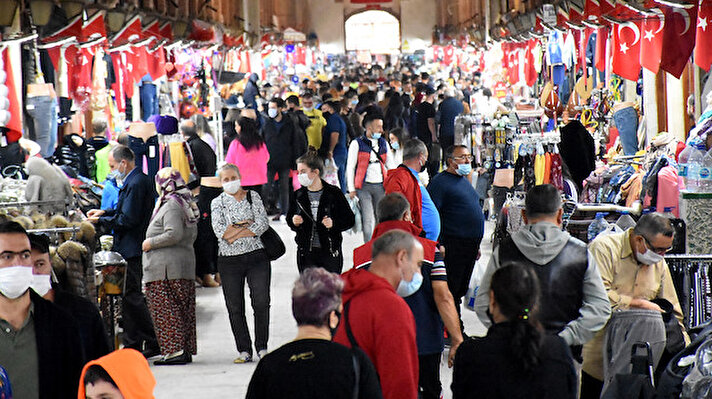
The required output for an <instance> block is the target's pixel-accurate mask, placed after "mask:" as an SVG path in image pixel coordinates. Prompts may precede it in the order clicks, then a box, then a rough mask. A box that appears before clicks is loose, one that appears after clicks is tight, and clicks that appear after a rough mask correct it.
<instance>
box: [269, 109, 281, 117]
mask: <svg viewBox="0 0 712 399" xmlns="http://www.w3.org/2000/svg"><path fill="white" fill-rule="evenodd" d="M278 113H279V112H278V111H277V108H270V109H268V110H267V115H269V117H270V118H273V119H274V118H276V117H277V114H278Z"/></svg>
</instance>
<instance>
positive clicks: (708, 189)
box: [699, 150, 712, 193]
mask: <svg viewBox="0 0 712 399" xmlns="http://www.w3.org/2000/svg"><path fill="white" fill-rule="evenodd" d="M699 176H700V179H699V188H700V189H699V192H701V193H712V150H709V151H707V153H706V154H705V156H704V157H702V167H700V171H699Z"/></svg>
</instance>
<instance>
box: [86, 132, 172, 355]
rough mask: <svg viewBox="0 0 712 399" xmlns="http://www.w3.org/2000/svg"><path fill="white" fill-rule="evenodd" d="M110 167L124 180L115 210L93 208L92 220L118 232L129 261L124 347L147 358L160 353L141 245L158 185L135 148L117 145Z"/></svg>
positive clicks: (118, 248) (120, 249) (116, 246)
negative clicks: (146, 294) (144, 283)
mask: <svg viewBox="0 0 712 399" xmlns="http://www.w3.org/2000/svg"><path fill="white" fill-rule="evenodd" d="M109 167H111V170H112V171H114V170H115V171H117V172H118V177H117V179H118V180H121V181H122V182H123V185H122V186H121V189H120V190H119V200H118V202H117V204H116V208H115V209H110V210H100V209H92V210H90V211H89V212H88V213H87V217H88V218H89V221H91V222H92V223H96V224H101V226H103V227H104V228H105V229H106V230H107V231H113V232H114V248H113V250H114V251H116V252H118V253H120V254H121V256H123V257H124V259H125V260H126V263H127V267H126V277H125V279H126V282H125V287H124V292H123V300H122V311H123V314H122V320H123V326H124V337H123V338H124V339H123V340H124V346H125V347H127V348H133V349H136V350H138V351H140V352H142V353H143V354H144V355H145V356H146V357H150V356H156V355H158V354H159V353H160V350H159V347H158V341H157V340H156V334H155V332H154V331H153V322H152V321H151V315H150V314H149V313H148V307H147V306H146V299H145V298H144V296H143V292H142V290H141V280H142V277H143V266H142V264H141V255H142V254H143V251H142V249H141V244H142V243H143V240H145V239H146V229H147V228H148V222H149V220H150V219H151V214H152V212H153V205H154V202H155V199H156V189H155V184H154V183H153V182H152V181H151V179H150V178H149V177H148V176H146V175H145V174H144V173H143V172H142V171H141V168H140V167H138V166H136V163H135V157H134V153H133V151H131V149H130V148H128V147H126V146H124V145H117V146H116V147H114V148H113V149H112V150H111V152H110V153H109Z"/></svg>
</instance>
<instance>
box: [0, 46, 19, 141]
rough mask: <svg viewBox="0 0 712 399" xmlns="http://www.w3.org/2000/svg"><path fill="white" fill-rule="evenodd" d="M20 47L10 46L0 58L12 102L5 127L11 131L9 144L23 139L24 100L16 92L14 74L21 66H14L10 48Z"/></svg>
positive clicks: (1, 51) (0, 52)
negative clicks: (0, 58) (22, 105)
mask: <svg viewBox="0 0 712 399" xmlns="http://www.w3.org/2000/svg"><path fill="white" fill-rule="evenodd" d="M11 46H19V44H10V45H8V46H7V47H5V48H3V49H2V50H0V56H1V57H2V64H3V68H4V72H5V76H6V78H5V86H7V99H8V101H9V102H10V107H9V108H8V109H7V110H8V111H9V112H10V120H9V121H8V122H7V124H6V125H5V126H4V127H6V128H8V129H10V130H11V132H8V133H9V134H6V136H7V139H8V142H10V143H13V142H16V141H18V140H19V139H20V137H22V133H21V132H22V107H21V104H22V100H21V98H20V94H21V93H18V91H17V90H16V86H15V74H14V72H13V69H14V68H19V67H20V65H13V64H12V63H13V61H12V60H11V59H10V47H11ZM18 53H19V52H18Z"/></svg>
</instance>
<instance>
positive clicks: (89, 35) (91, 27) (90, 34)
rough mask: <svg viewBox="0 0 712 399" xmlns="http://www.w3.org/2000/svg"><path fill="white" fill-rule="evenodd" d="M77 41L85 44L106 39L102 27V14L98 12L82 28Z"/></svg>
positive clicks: (104, 28)
mask: <svg viewBox="0 0 712 399" xmlns="http://www.w3.org/2000/svg"><path fill="white" fill-rule="evenodd" d="M80 36H81V37H80V38H79V41H81V42H86V41H89V40H94V39H98V38H100V37H106V27H105V26H104V12H103V11H98V12H97V13H95V14H94V15H92V16H91V17H89V19H87V21H86V22H85V23H84V25H83V26H82V33H81V35H80Z"/></svg>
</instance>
